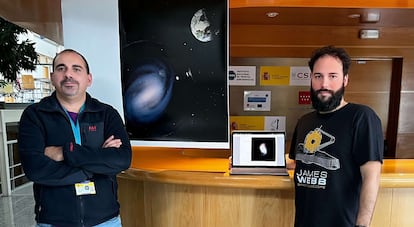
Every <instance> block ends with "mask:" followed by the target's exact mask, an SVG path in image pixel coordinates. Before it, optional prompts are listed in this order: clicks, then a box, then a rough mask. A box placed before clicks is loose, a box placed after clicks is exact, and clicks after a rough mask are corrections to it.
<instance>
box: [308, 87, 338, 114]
mask: <svg viewBox="0 0 414 227" xmlns="http://www.w3.org/2000/svg"><path fill="white" fill-rule="evenodd" d="M321 91H328V92H329V93H331V97H329V98H327V99H326V100H321V99H319V98H318V94H319V93H320V92H321ZM344 93H345V86H344V85H342V87H341V88H340V89H339V90H338V91H336V92H333V91H331V90H327V89H320V90H317V91H315V90H313V88H312V87H311V100H312V107H313V108H314V109H315V110H317V111H318V112H328V111H332V110H334V109H335V108H336V107H338V106H339V105H340V104H341V100H342V97H343V96H344Z"/></svg>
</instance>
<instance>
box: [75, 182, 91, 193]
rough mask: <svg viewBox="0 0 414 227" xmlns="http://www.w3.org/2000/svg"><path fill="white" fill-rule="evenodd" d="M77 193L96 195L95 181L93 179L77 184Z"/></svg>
mask: <svg viewBox="0 0 414 227" xmlns="http://www.w3.org/2000/svg"><path fill="white" fill-rule="evenodd" d="M75 189H76V195H95V194H96V191H95V183H93V181H85V182H82V183H76V184H75Z"/></svg>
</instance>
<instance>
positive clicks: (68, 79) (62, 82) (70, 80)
mask: <svg viewBox="0 0 414 227" xmlns="http://www.w3.org/2000/svg"><path fill="white" fill-rule="evenodd" d="M67 82H69V83H75V84H78V85H79V82H78V81H76V80H74V79H72V78H67V79H64V80H62V81H61V82H60V85H61V86H63V84H64V83H67Z"/></svg>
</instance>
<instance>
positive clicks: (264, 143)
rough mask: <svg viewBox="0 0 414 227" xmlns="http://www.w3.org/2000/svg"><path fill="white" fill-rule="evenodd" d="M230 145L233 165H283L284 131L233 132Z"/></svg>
mask: <svg viewBox="0 0 414 227" xmlns="http://www.w3.org/2000/svg"><path fill="white" fill-rule="evenodd" d="M232 145H233V148H232V149H233V157H232V162H233V163H232V164H233V166H240V167H242V166H256V167H284V166H285V156H284V155H285V154H284V153H285V137H284V133H278V132H261V133H257V132H251V133H250V132H234V133H233V143H232Z"/></svg>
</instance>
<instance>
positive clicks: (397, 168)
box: [119, 147, 414, 190]
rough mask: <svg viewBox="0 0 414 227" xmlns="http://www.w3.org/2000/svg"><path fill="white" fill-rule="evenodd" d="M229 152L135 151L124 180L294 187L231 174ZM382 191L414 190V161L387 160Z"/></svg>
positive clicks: (286, 181)
mask: <svg viewBox="0 0 414 227" xmlns="http://www.w3.org/2000/svg"><path fill="white" fill-rule="evenodd" d="M229 155H230V154H229V152H228V150H220V151H217V150H214V151H213V150H211V151H210V150H197V149H192V150H188V149H176V148H162V149H160V148H145V149H142V148H135V147H134V148H133V159H132V163H131V168H130V169H128V170H126V171H124V172H123V173H121V174H120V175H119V177H121V178H128V179H136V180H142V181H153V182H160V183H173V184H187V185H203V186H216V187H238V188H256V189H279V190H285V189H286V190H287V189H292V188H293V179H292V176H293V171H292V170H289V176H270V175H229V174H228V166H229V160H228V157H229ZM380 186H381V188H414V160H413V159H386V160H384V164H383V166H382V173H381V182H380Z"/></svg>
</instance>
